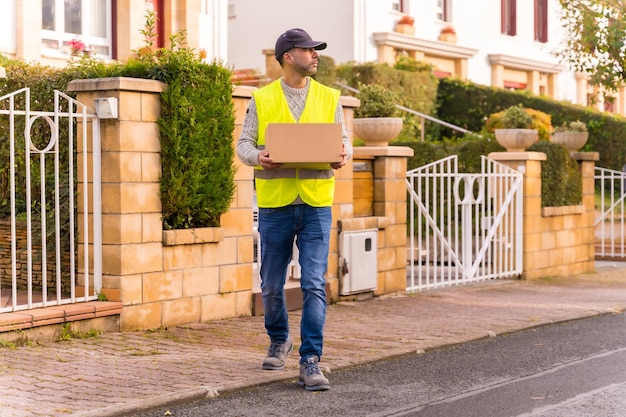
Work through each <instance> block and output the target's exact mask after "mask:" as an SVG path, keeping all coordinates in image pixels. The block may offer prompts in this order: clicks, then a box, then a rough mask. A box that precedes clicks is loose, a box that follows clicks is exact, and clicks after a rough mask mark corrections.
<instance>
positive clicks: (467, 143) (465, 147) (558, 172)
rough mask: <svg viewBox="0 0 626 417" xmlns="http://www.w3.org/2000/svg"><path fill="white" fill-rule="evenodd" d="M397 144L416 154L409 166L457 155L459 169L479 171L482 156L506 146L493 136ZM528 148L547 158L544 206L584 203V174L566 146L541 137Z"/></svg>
mask: <svg viewBox="0 0 626 417" xmlns="http://www.w3.org/2000/svg"><path fill="white" fill-rule="evenodd" d="M394 145H396V146H408V147H410V148H412V149H413V151H414V155H413V157H411V158H409V160H408V162H407V169H408V170H412V169H415V168H418V167H420V166H423V165H426V164H429V163H431V162H435V161H438V160H439V159H442V158H445V157H447V156H450V155H457V158H458V167H459V171H460V172H469V173H474V172H480V170H481V155H488V154H489V153H491V152H504V151H505V149H504V148H503V147H502V146H500V144H498V143H497V142H496V141H495V139H493V138H492V137H486V138H485V137H481V136H478V135H474V134H470V135H466V136H465V137H464V138H463V139H460V140H458V141H449V140H447V141H442V142H415V141H407V142H397V143H394ZM528 150H529V151H536V152H544V153H545V154H546V155H547V160H546V161H543V162H542V164H541V202H542V207H560V206H569V205H577V204H581V202H582V175H581V173H580V168H579V166H578V162H577V161H575V160H574V159H572V157H571V156H570V154H569V151H568V150H567V149H566V148H565V147H564V146H563V145H559V144H556V143H551V142H548V141H545V140H540V141H538V142H536V143H535V144H534V145H532V146H531V147H530V148H528Z"/></svg>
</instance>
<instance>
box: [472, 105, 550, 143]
mask: <svg viewBox="0 0 626 417" xmlns="http://www.w3.org/2000/svg"><path fill="white" fill-rule="evenodd" d="M495 129H536V130H537V132H538V134H539V139H540V140H548V139H549V137H550V132H551V131H552V123H551V117H550V115H549V114H547V113H544V112H542V111H539V110H536V109H530V108H526V107H524V106H522V105H514V106H510V107H508V108H507V109H505V110H502V111H499V112H497V113H494V114H492V115H490V116H489V118H488V119H487V121H486V122H485V125H484V127H483V131H485V132H493V131H494V130H495Z"/></svg>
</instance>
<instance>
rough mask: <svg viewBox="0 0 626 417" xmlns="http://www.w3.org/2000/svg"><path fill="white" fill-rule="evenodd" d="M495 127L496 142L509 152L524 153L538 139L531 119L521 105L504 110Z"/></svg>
mask: <svg viewBox="0 0 626 417" xmlns="http://www.w3.org/2000/svg"><path fill="white" fill-rule="evenodd" d="M496 126H497V127H499V128H496V129H494V132H495V134H496V140H497V141H498V143H499V144H500V145H502V146H503V147H504V148H505V149H506V150H507V151H509V152H524V151H525V150H526V149H527V148H528V147H529V146H530V145H532V144H533V143H535V142H536V141H537V140H538V139H539V133H538V131H537V129H534V128H533V118H532V116H531V115H530V114H528V112H527V111H526V109H524V107H523V106H522V105H517V106H511V107H509V108H507V109H506V110H504V111H503V112H502V114H501V117H500V120H499V121H498V122H497V125H496Z"/></svg>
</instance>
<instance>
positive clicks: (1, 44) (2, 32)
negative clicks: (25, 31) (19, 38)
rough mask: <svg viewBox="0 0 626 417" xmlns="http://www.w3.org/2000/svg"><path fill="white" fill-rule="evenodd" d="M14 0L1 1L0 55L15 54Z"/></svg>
mask: <svg viewBox="0 0 626 417" xmlns="http://www.w3.org/2000/svg"><path fill="white" fill-rule="evenodd" d="M15 20H16V16H15V0H2V13H0V53H7V54H14V53H15V47H16V45H15Z"/></svg>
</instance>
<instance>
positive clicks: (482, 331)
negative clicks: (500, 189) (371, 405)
mask: <svg viewBox="0 0 626 417" xmlns="http://www.w3.org/2000/svg"><path fill="white" fill-rule="evenodd" d="M621 266H623V265H620V266H619V267H621ZM624 309H626V269H617V268H616V266H611V265H610V264H609V265H608V266H605V267H602V270H600V272H598V273H595V274H588V275H581V276H576V277H572V278H558V279H557V278H553V279H542V280H537V281H510V280H502V281H489V282H486V283H481V284H473V285H467V286H461V287H454V288H448V289H445V290H437V291H430V292H425V293H420V294H417V295H411V296H403V297H394V298H385V299H373V300H369V301H362V302H350V303H347V302H345V303H339V304H336V305H332V306H329V308H328V315H327V322H326V329H325V345H324V348H325V351H324V357H323V359H322V362H321V363H320V365H322V366H324V367H327V368H328V370H330V371H333V370H336V369H340V368H344V367H348V366H352V365H357V364H363V363H367V362H372V361H377V360H380V359H383V358H388V357H392V356H397V355H401V354H405V353H411V352H413V353H415V352H418V353H419V352H423V351H426V350H429V349H434V348H438V347H441V346H445V345H451V344H457V343H464V342H468V341H472V340H476V339H480V338H484V337H497V336H498V335H501V334H503V333H507V332H513V331H517V330H522V329H526V328H530V327H534V326H540V325H544V324H549V323H555V322H559V321H566V320H573V319H579V318H583V317H589V316H594V315H598V314H611V313H616V312H621V311H622V310H624ZM289 316H290V324H291V327H292V334H293V335H294V341H295V342H296V343H299V339H298V337H297V335H299V321H300V311H295V312H291V313H290V314H289ZM267 345H268V339H267V336H266V335H265V331H264V328H263V318H262V317H245V318H237V319H229V320H221V321H215V322H209V323H202V324H192V325H188V326H179V327H176V328H171V329H167V330H164V331H159V332H132V333H107V334H102V335H100V336H99V337H97V338H93V339H74V340H71V341H68V342H57V343H47V344H43V345H38V346H23V347H18V348H16V349H10V348H2V347H0V415H2V417H17V416H20V417H22V416H23V417H30V416H46V417H49V416H60V415H64V416H65V415H73V416H82V417H85V416H122V415H128V414H129V413H131V412H133V411H136V410H140V409H144V408H154V407H158V406H163V405H166V404H168V403H171V402H173V401H180V400H190V399H200V398H202V397H209V396H215V395H219V394H220V393H223V392H226V391H229V390H236V389H239V388H242V387H247V386H251V385H255V384H260V383H265V382H269V381H273V380H281V379H292V380H294V383H295V380H296V379H297V373H298V371H297V369H298V366H297V364H298V357H297V356H298V355H297V353H296V352H294V353H292V354H291V355H290V356H289V358H288V362H287V367H286V368H285V370H283V371H262V370H261V367H260V365H261V362H262V361H263V358H264V357H265V353H266V350H267ZM294 350H296V349H294ZM250 375H254V377H250ZM329 379H330V382H331V386H332V383H333V378H332V373H331V374H329ZM331 389H332V388H331Z"/></svg>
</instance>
